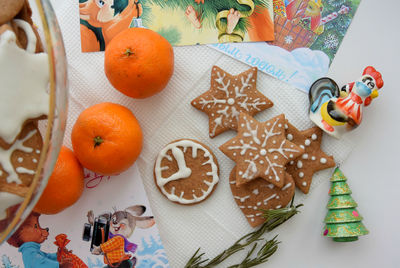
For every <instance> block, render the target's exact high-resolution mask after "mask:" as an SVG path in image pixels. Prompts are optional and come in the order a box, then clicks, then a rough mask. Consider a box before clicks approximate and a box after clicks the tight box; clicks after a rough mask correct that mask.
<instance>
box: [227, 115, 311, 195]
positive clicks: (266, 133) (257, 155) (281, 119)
mask: <svg viewBox="0 0 400 268" xmlns="http://www.w3.org/2000/svg"><path fill="white" fill-rule="evenodd" d="M285 123H286V119H285V116H284V115H283V114H281V115H278V116H276V117H274V118H272V119H270V120H268V121H266V122H258V121H257V120H255V119H254V118H253V117H251V116H250V115H248V114H245V113H241V114H240V116H239V128H238V134H237V136H236V137H235V138H233V139H231V140H229V141H228V142H226V143H225V144H223V145H221V146H220V149H221V151H222V152H223V153H224V154H226V155H227V156H228V157H229V158H231V159H232V160H233V161H235V162H236V165H237V168H236V184H237V185H238V186H240V185H241V184H243V183H247V182H249V181H251V180H254V179H256V178H258V177H261V178H263V179H264V180H266V181H267V182H269V183H272V184H274V185H276V186H277V187H278V188H282V187H283V186H284V184H285V176H286V172H285V165H286V164H287V163H288V162H289V161H290V160H294V159H296V158H297V157H298V156H299V155H301V154H302V153H303V152H304V149H302V148H300V147H299V146H297V145H296V144H294V143H292V142H290V141H288V140H287V139H286V135H285Z"/></svg>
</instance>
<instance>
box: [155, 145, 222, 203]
mask: <svg viewBox="0 0 400 268" xmlns="http://www.w3.org/2000/svg"><path fill="white" fill-rule="evenodd" d="M154 180H155V183H156V185H157V187H158V189H159V190H160V191H161V193H162V194H163V195H164V196H165V197H166V198H168V199H169V200H171V201H173V202H175V203H178V204H182V205H192V204H196V203H199V202H202V201H204V200H205V199H207V198H208V197H209V196H210V195H211V193H212V192H213V191H214V189H215V187H216V186H217V183H218V181H219V168H218V162H217V158H216V157H215V155H214V154H213V153H212V152H211V150H210V148H208V147H207V146H206V145H204V144H202V143H200V142H198V141H195V140H190V139H181V140H177V141H173V142H171V143H169V144H168V145H166V146H165V147H164V148H163V149H162V150H161V152H160V153H159V154H158V156H157V159H156V163H155V165H154Z"/></svg>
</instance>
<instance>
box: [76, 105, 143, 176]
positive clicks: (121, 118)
mask: <svg viewBox="0 0 400 268" xmlns="http://www.w3.org/2000/svg"><path fill="white" fill-rule="evenodd" d="M71 141H72V147H73V149H74V152H75V155H76V157H77V158H78V160H79V162H81V164H82V165H83V166H84V167H85V168H87V169H89V170H92V171H94V172H96V173H98V174H103V175H115V174H118V173H121V172H122V171H124V170H126V169H128V168H129V167H130V166H131V165H132V164H133V163H134V162H135V161H136V159H137V158H138V156H139V154H140V151H141V150H142V130H141V129H140V125H139V123H138V121H137V120H136V117H135V116H134V115H133V113H132V112H131V111H130V110H129V109H128V108H126V107H124V106H122V105H119V104H115V103H109V102H106V103H100V104H96V105H93V106H91V107H89V108H87V109H86V110H84V111H83V112H82V113H81V114H80V115H79V117H78V119H77V120H76V122H75V125H74V126H73V128H72V133H71Z"/></svg>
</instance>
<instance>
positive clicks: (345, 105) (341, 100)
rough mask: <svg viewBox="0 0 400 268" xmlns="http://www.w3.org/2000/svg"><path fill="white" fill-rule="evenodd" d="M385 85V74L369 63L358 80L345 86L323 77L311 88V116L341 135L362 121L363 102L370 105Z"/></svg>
mask: <svg viewBox="0 0 400 268" xmlns="http://www.w3.org/2000/svg"><path fill="white" fill-rule="evenodd" d="M382 87H383V80H382V75H381V73H380V72H378V71H377V70H375V68H374V67H372V66H368V67H366V68H365V69H364V72H363V74H362V76H361V77H360V78H359V79H358V80H357V81H355V82H352V83H348V84H346V85H344V86H343V87H342V88H341V89H339V87H338V85H337V84H336V82H335V81H333V80H332V79H330V78H327V77H324V78H320V79H318V80H317V81H315V82H314V83H313V84H312V85H311V88H310V91H309V99H310V119H311V121H313V122H314V123H315V124H316V125H317V126H319V127H320V128H321V129H322V130H324V131H325V132H326V133H328V134H329V135H331V136H333V137H335V138H338V139H339V138H340V137H341V136H342V135H343V134H344V133H346V132H348V131H350V130H352V129H354V128H356V127H358V126H359V125H360V123H361V120H362V113H363V111H362V109H363V106H368V105H370V104H371V101H372V99H374V98H376V97H378V95H379V93H378V90H379V89H381V88H382Z"/></svg>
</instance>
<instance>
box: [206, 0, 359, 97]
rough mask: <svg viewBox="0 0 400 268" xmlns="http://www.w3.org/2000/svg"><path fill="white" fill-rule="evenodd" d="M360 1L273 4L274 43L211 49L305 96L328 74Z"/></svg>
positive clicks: (305, 0)
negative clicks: (288, 85) (299, 90)
mask: <svg viewBox="0 0 400 268" xmlns="http://www.w3.org/2000/svg"><path fill="white" fill-rule="evenodd" d="M360 1H361V0H274V1H273V6H274V27H275V30H274V31H275V40H274V41H272V42H257V43H244V44H216V45H211V47H212V48H215V49H217V50H219V51H221V52H223V53H225V54H227V55H229V56H231V57H234V58H235V59H237V60H240V61H242V62H245V63H247V64H249V65H252V66H255V67H257V68H258V69H259V70H260V71H262V72H265V73H268V74H270V75H272V76H274V77H276V78H278V79H280V80H282V81H285V82H288V83H289V84H292V85H294V86H295V87H297V88H298V89H301V90H303V91H305V92H308V89H309V88H310V86H311V84H312V83H313V82H314V81H315V80H317V79H318V78H320V77H323V76H325V75H326V74H327V73H328V69H329V66H330V64H331V63H332V61H333V59H334V58H335V55H336V52H337V51H338V49H339V46H340V44H341V42H342V40H343V38H344V36H345V34H346V32H347V30H348V28H349V26H350V23H351V22H352V20H353V17H354V15H355V13H356V10H357V8H358V6H359V4H360Z"/></svg>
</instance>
